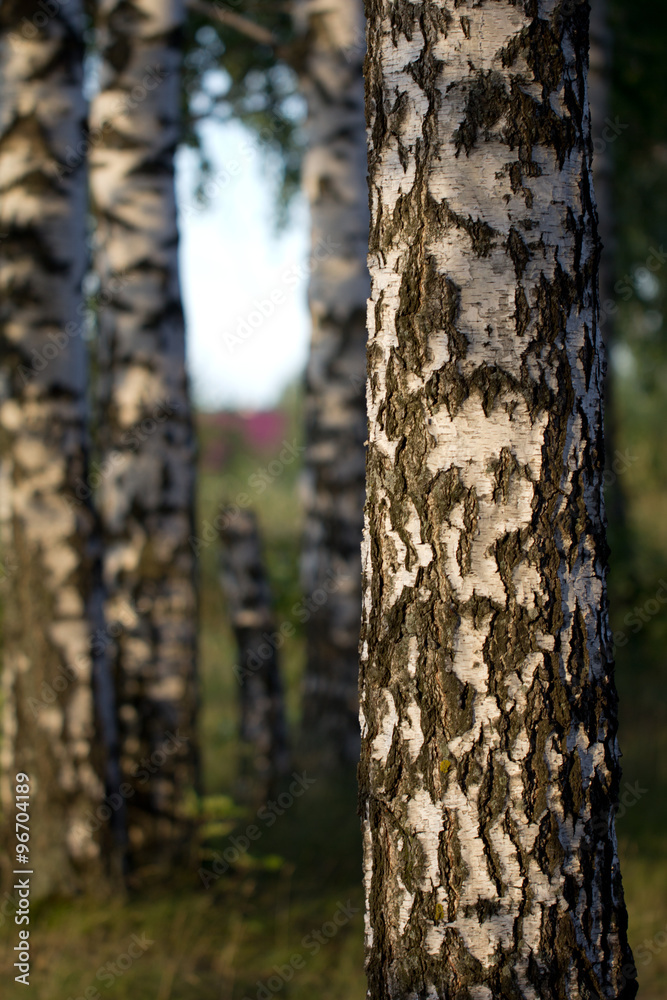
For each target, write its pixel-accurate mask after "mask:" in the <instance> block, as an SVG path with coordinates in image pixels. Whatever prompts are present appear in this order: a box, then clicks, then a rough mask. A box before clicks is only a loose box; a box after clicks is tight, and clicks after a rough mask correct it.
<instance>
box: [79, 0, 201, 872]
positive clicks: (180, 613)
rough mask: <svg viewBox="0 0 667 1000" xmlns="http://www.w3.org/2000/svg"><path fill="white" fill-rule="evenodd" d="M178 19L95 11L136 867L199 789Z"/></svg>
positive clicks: (113, 570) (164, 10) (125, 723)
mask: <svg viewBox="0 0 667 1000" xmlns="http://www.w3.org/2000/svg"><path fill="white" fill-rule="evenodd" d="M182 23H183V7H182V4H181V3H180V2H179V0H169V2H166V3H165V2H161V0H132V2H131V3H127V2H121V0H118V2H115V0H109V2H106V0H100V2H99V3H98V5H97V22H96V32H97V40H98V47H99V51H100V57H101V65H100V91H99V93H98V95H97V96H96V97H95V98H94V100H93V102H92V105H91V116H90V117H91V136H90V141H91V150H90V163H91V192H92V202H93V211H94V215H95V220H96V226H97V228H96V234H95V252H94V266H95V269H96V272H97V274H98V276H99V280H100V289H99V295H100V301H101V302H102V303H103V306H102V307H101V309H100V314H99V332H98V336H99V425H100V450H101V460H100V469H99V476H98V482H99V486H98V497H99V509H100V513H101V519H102V525H103V532H104V541H105V559H104V578H105V583H106V586H107V589H108V593H109V600H108V605H107V619H108V621H109V622H112V623H113V622H115V621H116V620H118V619H120V617H121V613H122V612H123V610H124V609H125V610H127V609H128V608H129V609H130V612H131V621H130V623H129V624H126V627H125V628H124V629H123V631H122V632H121V634H120V635H119V637H118V642H117V660H116V677H117V691H118V701H119V717H120V731H121V763H122V768H123V778H124V780H125V781H127V782H129V783H130V784H131V785H132V787H133V794H132V796H131V797H130V799H129V800H128V823H129V838H130V849H131V851H132V854H133V857H134V861H135V864H139V863H141V861H142V860H150V861H151V862H152V861H154V860H155V858H156V857H158V858H160V857H162V858H164V860H165V861H167V862H168V861H170V860H171V859H173V858H174V857H178V856H179V855H180V854H181V853H184V854H185V853H187V852H188V840H189V836H190V824H189V822H188V820H187V818H186V816H185V815H184V804H185V802H186V799H187V794H188V792H189V791H190V790H191V788H192V786H193V785H195V784H196V782H197V753H196V745H195V733H194V727H195V716H196V709H197V700H198V696H197V684H196V664H195V655H196V628H197V598H196V586H195V562H194V555H193V552H192V549H191V546H190V545H189V542H188V538H189V536H191V535H192V534H193V531H194V529H193V520H194V514H193V497H194V461H195V447H194V437H193V427H192V417H191V411H190V402H189V398H188V387H187V380H186V373H185V337H184V324H183V312H182V306H181V297H180V288H179V279H178V259H177V249H178V237H177V228H176V206H175V193H174V152H175V149H176V144H177V141H178V137H179V116H178V111H179V101H180V88H179V78H180V59H181V54H180V47H179V46H180V32H181V27H182ZM174 740H175V742H174ZM167 747H169V749H167ZM151 760H152V761H153V764H154V767H153V770H151V769H150V768H149V774H150V777H149V778H148V779H146V776H145V775H146V771H145V768H146V764H145V762H146V761H151Z"/></svg>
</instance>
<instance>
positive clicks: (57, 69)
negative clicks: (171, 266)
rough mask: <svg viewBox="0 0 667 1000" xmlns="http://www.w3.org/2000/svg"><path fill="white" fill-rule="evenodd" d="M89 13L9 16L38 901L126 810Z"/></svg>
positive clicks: (6, 417)
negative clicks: (105, 574) (92, 429)
mask: <svg viewBox="0 0 667 1000" xmlns="http://www.w3.org/2000/svg"><path fill="white" fill-rule="evenodd" d="M82 16H83V15H82V10H81V5H80V3H79V2H77V0H72V2H70V3H69V4H68V5H67V7H64V6H63V7H60V6H58V7H57V9H56V10H55V11H53V12H49V14H48V15H47V14H45V13H44V11H43V10H41V8H40V7H39V5H38V4H36V3H32V2H29V3H24V4H16V3H13V4H6V5H4V6H3V8H2V12H1V13H0V32H1V35H2V38H1V45H2V55H1V58H2V64H1V68H0V82H1V88H2V109H1V112H0V233H1V234H2V243H1V244H0V251H1V253H2V260H1V262H0V297H1V299H2V305H1V306H0V310H1V311H0V317H1V326H0V359H1V360H0V449H1V450H2V455H3V460H2V465H3V475H2V488H3V490H6V491H7V494H6V496H4V497H3V522H4V523H3V539H2V541H3V545H4V546H6V548H7V551H6V552H5V557H4V559H3V563H4V566H5V572H4V574H3V575H4V585H3V593H2V602H3V605H4V635H3V646H4V649H3V652H4V666H3V716H2V759H1V767H2V789H1V791H2V810H3V813H4V816H5V820H6V821H8V825H7V828H6V830H5V836H4V838H3V839H4V840H5V848H6V849H7V850H8V857H7V858H6V862H5V868H6V869H7V868H9V869H10V870H11V869H13V868H15V867H17V868H18V867H21V865H19V864H14V863H13V862H14V857H15V851H14V845H15V844H16V839H17V838H16V835H15V832H14V823H13V819H14V817H15V814H16V808H15V805H14V794H15V787H14V786H15V775H16V774H17V772H23V773H25V774H27V775H28V776H29V778H30V782H29V786H30V809H29V825H30V840H29V847H30V852H29V857H30V860H31V861H32V862H33V864H30V865H27V866H25V868H26V870H29V869H33V870H34V872H35V874H34V876H33V877H32V882H31V897H32V899H33V900H35V899H36V898H39V897H41V896H46V895H49V894H64V895H73V894H74V893H76V892H78V891H80V890H82V889H85V888H88V889H93V888H94V889H95V890H96V891H97V892H99V891H100V887H101V885H103V884H104V879H105V873H106V871H107V861H108V855H109V851H110V850H112V845H111V830H112V829H115V830H116V832H118V831H119V825H120V824H119V820H120V818H121V817H122V810H115V811H113V816H112V818H111V823H108V822H100V821H99V813H98V810H99V809H100V807H102V805H103V799H104V795H105V782H106V785H107V790H110V791H114V790H116V789H117V787H118V773H117V761H115V760H114V752H115V750H116V749H117V748H115V747H114V743H115V736H114V711H113V703H112V698H111V687H110V683H109V674H108V669H109V668H108V662H107V660H106V658H105V643H104V642H103V641H100V640H101V639H102V636H101V635H100V633H99V630H100V627H101V625H102V618H101V610H102V608H101V595H100V581H99V565H98V559H99V551H98V549H97V547H96V545H97V543H96V538H95V529H96V523H95V520H94V518H93V515H92V511H91V509H90V506H89V505H88V504H87V503H86V502H85V500H81V499H80V498H81V490H82V489H84V492H85V484H86V482H87V476H88V432H87V416H88V414H87V407H86V349H85V341H84V338H83V336H82V333H83V328H84V325H85V320H84V308H83V300H82V294H81V282H82V278H83V274H84V268H85V262H86V238H85V237H86V234H85V207H86V189H85V167H84V157H83V156H82V155H81V154H80V152H77V149H78V147H79V143H80V142H81V140H82V137H83V127H84V121H85V110H86V109H85V103H84V99H83V93H82V76H83V23H82ZM96 695H97V698H96ZM105 744H106V745H105ZM23 784H25V783H24V782H23ZM109 812H112V811H111V810H109ZM7 838H8V839H7ZM112 856H113V858H114V862H115V864H116V866H117V865H118V863H119V858H118V857H117V855H116V853H115V850H114V851H112ZM10 877H11V876H10ZM7 884H8V885H11V882H8V883H7Z"/></svg>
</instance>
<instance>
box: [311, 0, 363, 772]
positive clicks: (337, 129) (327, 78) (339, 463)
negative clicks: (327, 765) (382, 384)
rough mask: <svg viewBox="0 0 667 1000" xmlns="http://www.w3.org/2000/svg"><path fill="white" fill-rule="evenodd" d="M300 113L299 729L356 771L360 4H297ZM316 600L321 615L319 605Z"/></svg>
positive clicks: (339, 0) (343, 0) (348, 0)
mask: <svg viewBox="0 0 667 1000" xmlns="http://www.w3.org/2000/svg"><path fill="white" fill-rule="evenodd" d="M294 12H295V20H296V25H297V28H298V29H299V31H300V33H301V34H302V36H303V37H304V39H305V45H306V53H307V54H306V58H305V62H304V65H303V66H302V67H301V81H302V91H303V93H304V95H305V97H306V100H307V104H308V120H307V126H306V128H307V143H308V152H307V154H306V158H305V162H304V167H303V174H304V178H303V179H304V190H305V194H306V198H307V200H308V204H309V207H310V216H311V244H312V267H313V270H312V274H311V280H310V288H309V302H310V311H311V318H312V342H311V351H310V359H309V363H308V371H307V380H306V442H307V454H306V477H305V483H306V490H305V520H306V523H305V539H304V550H303V570H304V586H305V590H306V593H307V596H308V598H309V599H310V600H311V603H314V604H315V606H316V607H317V610H316V611H315V613H314V614H313V616H312V618H311V620H310V622H309V626H308V648H307V665H306V673H305V680H304V701H303V718H304V722H303V726H304V735H305V738H306V742H307V744H308V745H310V746H311V747H312V746H314V745H316V746H317V747H318V748H319V750H320V752H323V755H324V757H325V758H328V759H329V760H332V761H333V760H339V761H340V760H342V761H349V762H354V763H356V762H357V761H358V759H359V719H358V664H359V657H358V641H359V623H360V617H361V564H360V557H359V546H360V542H361V534H362V528H363V513H362V512H363V504H364V462H365V454H364V440H365V438H366V407H365V399H364V385H365V380H366V353H365V352H366V300H367V298H368V293H369V285H368V270H367V265H366V255H367V251H368V193H367V187H366V182H365V176H366V126H365V118H364V93H363V73H362V66H363V59H364V53H365V42H364V20H363V5H362V2H361V0H335V2H333V3H326V4H323V3H321V2H320V0H297V2H296V3H295V5H294ZM321 595H322V597H323V600H322V602H321V603H319V604H318V601H319V600H320V596H321Z"/></svg>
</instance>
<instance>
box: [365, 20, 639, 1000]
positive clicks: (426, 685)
mask: <svg viewBox="0 0 667 1000" xmlns="http://www.w3.org/2000/svg"><path fill="white" fill-rule="evenodd" d="M367 11H368V16H369V60H368V64H367V107H368V114H369V121H370V139H369V162H370V191H371V220H372V221H371V242H370V257H369V259H370V262H371V276H372V297H371V303H370V306H369V321H370V344H369V383H368V404H369V417H370V445H369V454H368V479H367V485H368V501H367V511H366V529H365V540H364V557H363V558H364V594H365V596H364V622H363V626H362V712H363V722H362V734H363V735H362V761H361V768H360V779H361V809H362V815H363V824H364V840H365V862H364V868H365V882H366V892H367V949H368V960H367V970H368V977H369V997H370V998H371V1000H381V998H382V1000H384V998H404V1000H407V998H408V997H413V996H420V997H426V996H428V997H438V998H442V1000H444V998H447V1000H451V998H452V997H464V996H465V997H470V998H474V1000H501V998H508V997H516V998H525V1000H538V998H539V1000H556V998H562V997H564V996H568V997H572V998H578V1000H579V998H580V1000H584V998H586V1000H591V998H593V997H595V998H605V1000H612V998H613V1000H618V998H629V997H632V996H634V995H635V992H636V982H635V980H634V975H635V972H634V966H633V963H632V957H631V954H630V950H629V947H628V944H627V938H626V923H627V920H626V911H625V905H624V901H623V892H622V886H621V877H620V872H619V864H618V855H617V846H616V835H615V829H614V813H615V803H616V802H617V795H618V785H619V750H618V743H617V736H616V730H617V722H616V692H615V686H614V681H613V663H612V651H611V642H610V633H609V625H608V615H607V597H606V586H605V576H606V556H607V548H606V541H605V519H604V509H603V495H602V463H603V454H602V453H603V441H602V424H601V414H600V399H601V388H602V386H601V380H602V367H603V359H602V343H601V336H600V331H599V327H598V301H597V290H596V277H597V275H596V272H597V264H598V240H597V233H596V228H595V216H594V210H593V201H592V197H591V179H590V155H591V145H590V121H589V111H588V95H587V90H586V66H587V54H588V51H587V50H588V23H587V8H586V7H585V5H581V4H572V5H563V4H561V3H556V2H555V0H537V2H535V3H531V4H526V5H517V4H515V3H512V2H510V0H498V2H496V3H493V4H479V3H478V2H477V0H460V2H458V3H457V4H456V8H455V10H452V11H451V12H450V11H448V10H447V9H445V8H444V7H443V6H442V5H439V4H433V3H427V2H416V3H411V4H398V3H389V2H388V0H369V2H368V4H367Z"/></svg>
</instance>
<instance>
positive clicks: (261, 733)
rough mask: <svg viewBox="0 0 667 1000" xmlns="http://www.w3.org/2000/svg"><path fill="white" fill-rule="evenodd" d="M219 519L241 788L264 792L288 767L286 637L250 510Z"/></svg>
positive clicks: (226, 515)
mask: <svg viewBox="0 0 667 1000" xmlns="http://www.w3.org/2000/svg"><path fill="white" fill-rule="evenodd" d="M224 517H225V522H226V524H225V527H224V528H223V529H221V532H220V534H221V537H222V541H223V552H222V583H223V588H224V591H225V595H226V597H227V604H228V607H229V611H230V616H231V621H232V627H233V629H234V634H235V636H236V641H237V643H238V650H239V658H238V664H237V667H236V669H235V674H236V679H237V681H238V682H239V685H240V692H241V698H240V702H241V726H240V735H241V741H242V743H244V744H245V745H246V747H247V753H248V756H249V760H248V761H247V762H246V761H244V762H243V767H242V775H241V777H242V781H243V782H244V784H245V783H246V782H247V783H249V784H250V785H251V786H256V785H259V786H260V788H263V789H264V791H266V790H267V789H269V788H270V786H271V783H272V781H273V780H274V778H276V777H278V776H279V775H282V774H285V773H286V772H287V768H288V765H289V755H288V751H287V727H286V723H285V703H284V698H283V686H282V682H281V679H280V671H279V666H278V651H277V650H278V648H279V646H282V643H283V642H284V641H285V638H284V635H282V634H280V636H278V634H277V633H276V632H275V622H274V617H273V611H272V608H271V591H270V587H269V581H268V578H267V575H266V570H265V567H264V560H263V559H262V549H261V543H260V537H259V530H258V526H257V518H256V517H255V515H254V514H253V513H251V511H248V510H234V511H233V510H232V509H231V508H230V509H229V510H227V511H225V513H224ZM292 631H293V628H292Z"/></svg>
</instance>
